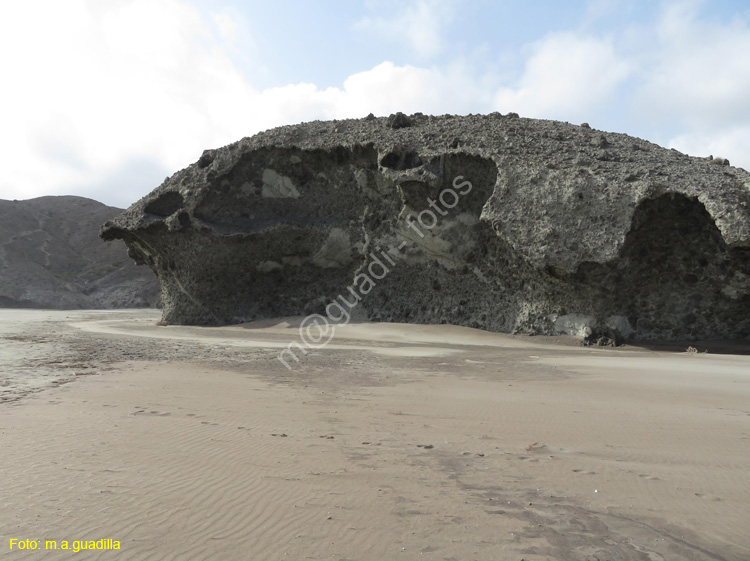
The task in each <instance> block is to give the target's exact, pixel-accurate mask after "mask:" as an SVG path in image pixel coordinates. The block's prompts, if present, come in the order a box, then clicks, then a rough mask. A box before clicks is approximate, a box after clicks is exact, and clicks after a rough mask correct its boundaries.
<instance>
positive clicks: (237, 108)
mask: <svg viewBox="0 0 750 561" xmlns="http://www.w3.org/2000/svg"><path fill="white" fill-rule="evenodd" d="M604 4H606V2H605V3H604ZM452 5H453V2H432V3H430V2H428V1H427V0H423V1H422V2H416V3H415V4H413V5H412V6H411V11H409V10H410V9H406V10H405V12H404V11H402V12H401V13H402V16H403V14H404V13H406V15H405V16H403V17H402V19H400V20H399V21H400V22H401V23H399V24H398V25H407V23H404V22H409V21H411V22H412V23H410V24H409V25H417V23H416V22H418V21H420V19H419V18H418V17H417V16H416V15H414V14H420V13H421V12H420V10H422V11H424V10H427V7H432V8H436V7H438V8H440V10H443V11H440V10H438V11H437V13H438V15H437V16H435V18H437V19H434V18H433V19H430V18H429V17H428V18H427V19H426V20H425V21H426V31H424V36H423V37H422V38H418V39H416V40H417V41H419V42H421V45H422V47H420V48H421V49H422V51H423V53H429V52H432V53H434V52H436V51H435V49H438V50H439V45H440V37H441V33H442V31H441V29H442V27H441V26H442V25H443V23H441V22H444V21H445V20H444V19H441V18H443V17H444V14H446V13H448V12H447V11H449V10H450V9H452V8H451V7H452ZM670 6H671V7H670V8H669V9H667V10H666V11H665V12H664V14H663V17H662V19H661V20H660V22H659V25H658V26H656V27H654V26H652V27H651V28H649V32H648V33H647V32H643V31H642V30H641V32H639V33H635V34H631V35H627V34H625V35H623V36H620V37H614V38H599V37H592V36H590V35H586V34H584V33H578V34H573V33H554V34H550V35H547V36H545V37H543V38H542V39H541V40H539V41H537V42H535V43H532V44H530V45H529V46H528V47H527V48H528V51H527V53H528V54H527V55H526V56H527V59H526V61H525V66H524V71H523V73H522V75H521V77H520V79H519V80H518V81H517V82H516V83H514V84H511V85H509V86H507V85H506V86H505V87H501V88H498V83H497V80H498V77H497V76H494V77H493V76H491V75H489V74H487V75H483V74H482V73H481V71H480V70H479V69H477V68H476V67H475V65H474V63H472V62H471V61H467V60H454V62H453V63H452V64H447V63H443V64H442V65H440V66H434V67H428V68H426V67H417V66H412V65H402V66H400V65H396V64H393V63H392V62H383V63H381V64H378V65H376V66H375V67H373V68H370V69H367V70H364V71H362V72H358V73H355V74H352V75H350V76H349V77H348V78H347V79H346V80H345V81H344V82H343V84H342V86H341V87H338V88H335V87H331V88H325V89H321V88H319V87H318V86H316V85H315V84H312V83H297V84H288V85H285V86H281V87H275V88H270V89H265V90H261V89H258V88H257V87H255V86H254V85H253V84H252V82H250V81H249V80H248V79H247V78H246V76H245V74H243V73H242V72H241V71H240V70H239V69H238V68H237V67H236V66H235V64H234V63H233V59H232V58H230V55H229V53H230V51H231V49H235V48H236V47H237V41H242V42H243V44H245V42H247V41H252V38H250V39H248V38H247V37H245V35H246V26H244V25H243V22H242V21H241V19H239V18H240V16H236V17H235V15H234V14H232V12H229V13H224V12H221V13H212V14H208V15H203V14H201V13H200V12H199V11H197V10H196V9H195V8H193V7H191V6H190V5H188V4H186V3H184V2H183V1H182V0H109V1H107V2H102V1H93V0H68V1H66V2H59V1H57V0H46V2H44V1H42V0H40V1H38V2H34V3H29V2H14V3H6V4H5V5H4V6H3V8H2V9H0V16H2V17H0V75H2V76H3V82H4V89H3V90H2V96H3V103H1V104H0V122H1V123H2V133H0V153H2V154H3V160H4V161H3V174H2V175H0V198H11V199H12V198H19V199H20V198H29V197H34V196H39V195H43V194H63V193H76V194H85V195H88V196H92V197H94V198H98V199H100V200H103V201H105V202H108V203H110V204H112V203H117V204H120V205H125V204H128V203H130V202H133V201H134V200H135V199H137V198H138V197H140V196H143V195H145V194H146V193H148V192H149V191H150V190H151V189H153V188H154V187H155V186H156V185H158V183H160V182H161V181H162V180H163V178H164V176H165V175H167V174H168V173H172V172H174V171H176V170H178V169H180V168H182V167H184V166H186V165H188V164H190V163H191V162H194V161H195V160H196V159H197V158H198V157H199V156H200V154H201V152H202V151H203V150H204V149H205V148H210V147H217V146H222V145H224V144H227V143H229V142H232V141H234V140H237V139H239V138H241V137H243V136H248V135H251V134H254V133H255V132H258V131H260V130H263V129H267V128H271V127H275V126H279V125H284V124H290V123H295V122H301V121H307V120H313V119H334V118H335V119H341V118H350V117H363V116H365V115H367V114H368V113H370V112H372V113H375V114H376V115H387V114H389V113H393V112H395V111H404V112H406V113H412V112H416V111H421V112H423V113H433V114H442V113H459V114H460V113H469V112H472V113H476V112H489V111H492V110H495V109H497V110H500V111H501V112H503V113H505V112H508V111H516V112H518V113H519V114H521V115H522V116H526V117H541V118H553V119H561V120H568V121H572V122H582V121H590V122H592V124H595V126H605V125H604V124H603V122H602V121H603V119H602V120H601V121H599V120H597V116H596V115H597V111H598V112H599V114H600V115H602V116H606V115H609V114H610V112H611V111H612V109H613V106H615V105H618V104H619V106H623V105H624V104H623V103H622V100H623V96H624V95H626V94H623V91H627V88H631V89H632V88H638V97H637V103H636V104H635V105H634V106H632V112H631V114H630V117H631V119H632V120H631V122H630V123H629V128H628V129H627V130H624V132H631V133H633V132H634V131H637V130H638V129H637V127H641V129H643V128H644V127H645V126H644V123H645V124H646V126H651V125H653V126H652V127H651V129H652V130H656V131H658V132H659V134H661V135H662V139H669V138H671V141H669V145H670V146H671V147H675V148H677V149H679V150H682V151H685V152H688V153H690V154H695V155H708V154H711V153H713V154H714V155H715V156H724V157H728V158H729V159H730V160H731V161H732V163H733V164H735V165H742V166H745V167H750V105H749V104H747V103H746V101H745V100H747V99H750V57H746V56H743V54H744V53H746V52H750V32H749V29H750V26H749V25H748V22H747V21H742V20H736V21H734V22H732V23H730V24H725V25H721V24H719V23H712V24H708V23H705V22H700V21H699V20H698V19H697V16H696V15H695V11H694V9H693V8H692V6H693V4H690V3H689V4H685V3H679V4H674V5H670ZM40 12H44V13H45V17H44V18H40V17H38V15H39V13H40ZM440 14H443V15H440ZM410 18H411V19H410ZM378 25H379V24H378ZM384 25H385V23H384ZM418 37H419V35H418ZM430 37H433V38H432V39H430ZM629 37H638V38H639V41H633V40H630V39H628V38H629ZM644 37H650V41H651V42H650V43H649V42H648V41H643V38H644ZM430 45H432V46H430ZM634 61H638V64H635V63H634ZM605 109H606V110H605ZM621 110H622V109H621ZM669 126H671V129H670V128H668V127H669ZM659 127H662V128H659ZM665 127H667V128H665Z"/></svg>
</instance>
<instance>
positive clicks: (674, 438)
mask: <svg viewBox="0 0 750 561" xmlns="http://www.w3.org/2000/svg"><path fill="white" fill-rule="evenodd" d="M34 319H38V320H39V321H32V320H34ZM154 324H155V316H154V314H153V313H152V312H148V311H144V312H129V313H106V312H102V313H89V312H80V313H66V312H60V313H46V314H42V313H40V312H31V311H23V312H21V311H13V312H12V313H11V312H6V311H0V344H2V347H0V353H5V354H3V355H2V358H3V361H4V362H3V365H4V371H3V375H4V376H6V377H5V383H7V384H8V387H6V390H7V389H8V388H12V387H16V386H18V384H19V383H20V381H21V380H22V379H23V378H24V377H29V376H33V375H34V372H36V370H38V369H40V364H41V363H40V362H39V361H38V360H37V359H38V358H39V357H40V356H42V355H44V356H46V357H47V360H48V362H49V363H50V364H48V365H47V368H48V369H49V371H50V372H52V371H53V370H54V366H55V364H54V361H55V360H59V361H62V362H61V363H57V364H58V365H59V364H77V366H76V367H74V368H72V369H71V368H68V369H65V368H61V369H58V370H65V371H66V373H65V376H67V377H64V376H63V375H61V376H63V377H58V378H54V379H55V380H57V382H56V383H55V384H52V385H50V384H46V385H47V387H46V389H44V390H42V391H36V392H35V393H32V394H28V391H29V390H30V389H34V388H38V387H40V386H41V385H44V384H37V385H34V384H30V385H28V387H25V389H23V388H22V389H23V391H21V390H20V389H18V388H16V389H17V390H18V391H16V393H13V394H12V395H13V396H18V395H20V394H21V393H24V392H26V395H25V396H24V397H22V398H21V399H16V400H14V401H8V402H6V403H2V404H0V434H2V443H3V455H2V470H3V471H2V473H3V476H4V485H3V486H2V490H1V491H0V504H1V505H2V508H0V537H1V538H2V540H3V545H2V548H1V549H0V558H3V559H6V558H7V559H24V560H25V559H28V560H31V559H39V558H44V559H69V558H71V556H72V555H74V558H76V559H115V558H116V559H128V560H130V559H132V560H139V561H140V560H150V559H153V560H180V561H182V560H203V559H212V560H213V559H216V560H220V559H227V560H230V559H231V560H234V559H262V560H266V559H268V560H272V559H274V560H275V559H295V560H297V559H300V560H302V559H336V560H341V559H350V560H384V559H404V560H415V559H435V560H449V559H456V560H462V561H463V560H466V559H482V560H484V559H487V560H490V559H492V560H496V559H525V560H527V561H530V560H534V561H537V560H552V559H555V560H557V559H565V560H567V559H571V560H572V559H580V560H586V559H590V560H594V559H599V560H601V561H603V560H605V559H609V560H621V559H627V560H630V559H639V560H640V559H643V560H659V559H664V560H671V559H694V560H708V559H712V560H717V559H725V560H744V559H748V558H749V557H748V552H749V551H750V538H748V536H747V528H748V527H750V507H749V506H748V505H750V479H749V478H748V474H747V465H748V462H749V461H750V406H748V404H750V399H748V398H749V397H750V358H748V357H744V356H736V355H721V356H716V355H712V354H697V355H696V354H687V353H682V354H679V353H664V352H654V351H646V350H642V349H626V350H602V349H586V348H581V347H576V346H571V345H570V341H569V340H566V339H559V340H555V341H545V340H541V339H537V338H514V337H508V336H503V335H498V334H490V333H484V332H478V331H475V330H469V329H462V328H454V327H449V326H398V325H382V324H358V325H351V326H347V328H343V329H342V330H341V331H339V333H338V334H337V337H336V338H335V340H334V341H333V342H332V343H331V345H329V347H327V348H325V349H321V350H315V351H310V353H309V354H308V355H307V356H305V357H304V358H302V360H301V361H300V363H299V364H298V365H295V367H294V368H293V369H292V370H287V369H286V368H285V367H284V366H283V365H281V364H280V363H279V361H278V360H277V356H278V353H279V349H280V348H282V347H283V346H285V345H286V343H288V342H289V340H290V336H294V334H295V332H296V329H295V325H296V323H295V320H293V319H290V320H284V321H281V320H280V321H278V322H267V323H266V324H256V325H250V326H233V327H227V328H210V329H197V328H182V327H169V328H157V327H156V326H155V325H154ZM45 333H46V334H47V335H46V337H47V339H44V338H43V336H44V334H45ZM9 337H10V338H11V339H8V338H9ZM84 349H86V350H84ZM398 349H402V351H398ZM410 349H411V350H410ZM430 350H432V351H434V352H428V351H430ZM397 351H398V352H397ZM397 355H398V356H397ZM425 355H426V356H425ZM6 365H11V366H12V369H13V372H15V374H14V375H13V376H8V375H6V372H7V371H9V370H10V369H11V368H10V367H6ZM69 370H73V371H74V372H73V373H72V374H71V373H70V372H68V371H69ZM43 372H44V371H43ZM76 373H78V374H83V373H87V374H92V373H98V374H100V375H96V376H89V375H78V376H76V375H75V374H76ZM42 377H43V378H45V379H48V378H47V377H45V376H42ZM68 379H74V380H75V382H74V383H66V384H62V385H60V382H62V381H66V380H68ZM32 386H33V387H32ZM11 393H12V392H11ZM8 395H10V393H9V394H8ZM11 538H14V539H32V540H39V542H40V548H41V549H43V548H44V543H45V542H44V541H43V540H57V541H58V542H60V541H61V540H69V541H70V542H71V543H72V541H73V540H99V539H103V538H111V539H114V540H118V541H119V542H120V544H121V549H120V550H119V551H117V552H114V551H86V552H80V553H76V554H72V553H71V552H63V551H59V550H58V551H40V550H36V551H28V550H20V551H19V550H16V549H14V550H12V551H11V550H9V547H8V546H9V540H10V539H11Z"/></svg>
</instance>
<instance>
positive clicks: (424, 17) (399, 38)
mask: <svg viewBox="0 0 750 561" xmlns="http://www.w3.org/2000/svg"><path fill="white" fill-rule="evenodd" d="M454 5H455V0H416V1H414V2H413V3H412V4H410V5H406V6H404V3H403V2H395V3H394V2H383V1H380V2H371V6H372V9H374V10H379V11H386V10H389V11H390V10H391V9H393V11H395V12H396V15H395V16H394V17H390V18H388V17H367V18H363V19H362V20H360V21H359V22H357V24H356V27H357V28H359V29H361V30H365V31H370V32H373V33H375V34H376V35H378V36H379V37H381V38H385V39H386V40H388V41H391V42H393V43H399V44H403V43H408V44H410V45H411V47H412V48H413V49H414V51H415V52H416V54H417V55H418V56H419V57H421V58H429V57H432V56H435V55H437V54H439V53H440V52H441V51H442V50H443V48H444V43H443V41H444V37H443V30H444V27H445V25H446V24H447V23H448V22H450V20H451V19H452V17H453V14H454V11H455V10H454Z"/></svg>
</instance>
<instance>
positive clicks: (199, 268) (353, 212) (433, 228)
mask: <svg viewBox="0 0 750 561" xmlns="http://www.w3.org/2000/svg"><path fill="white" fill-rule="evenodd" d="M101 236H102V237H103V238H104V239H106V240H112V239H116V238H119V239H122V240H124V241H125V243H126V244H127V245H128V248H129V252H130V255H131V257H132V258H133V259H135V260H136V262H138V263H141V264H146V265H148V266H149V267H151V268H152V269H153V271H154V272H155V273H156V275H157V276H158V277H159V280H160V281H161V285H162V291H163V300H164V321H166V322H168V323H177V324H201V325H211V324H224V323H234V322H242V321H248V320H252V319H257V318H262V317H274V316H289V315H292V316H294V315H296V316H304V315H307V314H311V313H320V314H323V315H325V316H328V317H329V318H331V319H336V318H337V317H344V320H345V319H346V318H347V317H349V316H350V315H351V316H352V317H359V318H365V317H366V318H370V319H373V320H380V321H400V322H415V323H453V324H457V325H468V326H473V327H480V328H483V329H489V330H494V331H502V332H532V333H546V334H553V333H569V334H578V335H583V336H590V337H593V338H595V337H597V336H599V335H602V334H604V335H607V336H609V337H610V338H611V339H617V340H625V339H628V338H632V339H640V340H646V339H677V338H710V337H722V338H738V337H739V338H746V337H750V174H748V173H747V172H746V171H744V170H742V169H738V168H734V167H731V166H729V165H728V162H726V161H725V160H724V161H721V160H718V159H717V160H709V159H704V158H693V157H688V156H686V155H683V154H680V153H679V152H676V151H674V150H666V149H664V148H660V147H659V146H656V145H654V144H651V143H649V142H646V141H643V140H640V139H636V138H632V137H629V136H627V135H623V134H614V133H606V132H602V131H596V130H593V129H591V128H589V127H588V126H575V125H570V124H567V123H559V122H553V121H541V120H531V119H520V118H518V117H517V116H516V115H514V114H509V115H508V116H501V115H499V114H491V115H487V116H468V117H452V116H444V117H430V116H423V115H420V114H417V115H412V116H411V117H406V116H403V115H398V116H391V117H390V118H388V119H386V118H372V117H371V116H370V117H368V118H366V119H362V120H349V121H334V122H314V123H307V124H302V125H297V126H289V127H282V128H278V129H273V130H270V131H267V132H265V133H261V134H259V135H256V136H254V137H252V138H245V139H243V140H241V141H239V142H237V143H235V144H231V145H229V146H226V147H224V148H220V149H217V150H209V151H206V152H205V153H204V154H203V155H202V156H201V158H200V159H199V161H198V162H197V163H195V164H193V165H191V166H190V167H188V168H186V169H184V170H182V171H179V172H177V173H176V174H175V175H173V176H172V177H170V178H168V179H167V180H166V181H165V182H164V183H163V184H162V185H161V186H160V187H158V188H157V189H155V190H154V191H153V192H152V193H151V194H150V195H148V196H147V197H145V198H144V199H142V200H141V201H138V202H137V203H135V204H134V205H133V206H131V207H130V208H129V209H128V210H127V211H125V212H124V213H123V214H121V215H120V216H119V217H117V218H116V219H115V220H113V221H111V222H108V223H107V224H105V226H104V227H103V228H102V232H101ZM331 303H334V304H331Z"/></svg>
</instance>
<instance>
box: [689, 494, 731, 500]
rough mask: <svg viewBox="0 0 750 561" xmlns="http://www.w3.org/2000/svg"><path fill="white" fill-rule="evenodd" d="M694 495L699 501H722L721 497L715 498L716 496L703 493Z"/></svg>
mask: <svg viewBox="0 0 750 561" xmlns="http://www.w3.org/2000/svg"><path fill="white" fill-rule="evenodd" d="M694 494H695V496H696V497H698V498H699V499H703V500H706V501H714V502H721V501H723V500H724V499H722V498H721V497H717V496H716V495H704V494H703V493H694Z"/></svg>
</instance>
